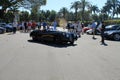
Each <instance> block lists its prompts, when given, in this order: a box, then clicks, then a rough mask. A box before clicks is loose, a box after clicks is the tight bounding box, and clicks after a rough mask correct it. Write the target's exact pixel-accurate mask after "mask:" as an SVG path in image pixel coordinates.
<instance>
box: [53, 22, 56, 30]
mask: <svg viewBox="0 0 120 80" xmlns="http://www.w3.org/2000/svg"><path fill="white" fill-rule="evenodd" d="M53 27H54V31H56V27H57V21H56V20H55V21H54V22H53Z"/></svg>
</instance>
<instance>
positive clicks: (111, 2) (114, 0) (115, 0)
mask: <svg viewBox="0 0 120 80" xmlns="http://www.w3.org/2000/svg"><path fill="white" fill-rule="evenodd" d="M105 6H107V7H109V9H110V10H111V11H112V17H114V16H115V14H118V12H117V9H118V7H119V6H120V1H119V0H107V2H106V3H105Z"/></svg>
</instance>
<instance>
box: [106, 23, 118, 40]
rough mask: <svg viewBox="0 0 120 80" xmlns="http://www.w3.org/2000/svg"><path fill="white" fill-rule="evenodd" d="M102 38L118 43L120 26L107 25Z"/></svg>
mask: <svg viewBox="0 0 120 80" xmlns="http://www.w3.org/2000/svg"><path fill="white" fill-rule="evenodd" d="M104 35H105V36H104V37H105V38H106V39H112V40H115V41H120V25H108V26H106V27H105V32H104Z"/></svg>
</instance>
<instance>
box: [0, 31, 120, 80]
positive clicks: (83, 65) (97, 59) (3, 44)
mask: <svg viewBox="0 0 120 80" xmlns="http://www.w3.org/2000/svg"><path fill="white" fill-rule="evenodd" d="M95 37H96V39H95V40H93V39H92V35H86V34H84V35H82V36H81V38H79V39H78V40H77V41H76V42H75V44H74V45H68V44H65V45H62V44H54V43H41V42H33V41H32V40H31V38H30V37H29V33H20V32H17V33H16V34H11V33H5V34H0V80H120V42H119V41H111V40H105V42H106V44H107V46H104V45H101V44H100V36H95Z"/></svg>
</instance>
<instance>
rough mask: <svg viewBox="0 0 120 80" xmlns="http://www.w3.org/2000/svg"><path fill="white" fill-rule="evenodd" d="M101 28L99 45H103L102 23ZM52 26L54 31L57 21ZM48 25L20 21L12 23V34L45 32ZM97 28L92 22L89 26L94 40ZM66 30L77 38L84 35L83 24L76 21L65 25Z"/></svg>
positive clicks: (43, 22)
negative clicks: (33, 31) (18, 32)
mask: <svg viewBox="0 0 120 80" xmlns="http://www.w3.org/2000/svg"><path fill="white" fill-rule="evenodd" d="M102 24H103V25H102V26H101V44H105V42H104V29H105V25H104V23H103V22H102ZM51 25H52V26H53V30H56V27H57V25H58V23H57V21H56V20H55V21H54V22H53V23H52V24H51ZM51 25H50V24H47V22H45V21H42V22H35V21H22V22H19V23H17V22H13V33H16V31H17V30H20V31H22V32H30V31H31V30H35V29H36V28H37V29H39V30H47V29H49V27H50V26H51ZM96 26H97V22H95V21H94V22H92V24H91V28H92V30H93V37H92V38H93V39H96V38H95V29H96ZM66 28H67V30H68V32H73V33H76V34H77V35H78V37H81V34H84V31H83V28H84V24H83V23H81V22H80V21H76V22H68V23H67V25H66Z"/></svg>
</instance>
